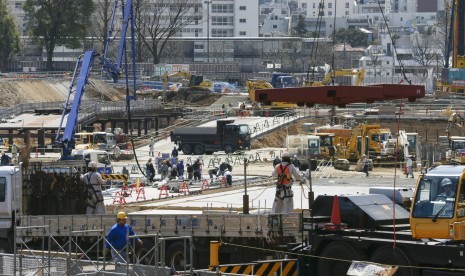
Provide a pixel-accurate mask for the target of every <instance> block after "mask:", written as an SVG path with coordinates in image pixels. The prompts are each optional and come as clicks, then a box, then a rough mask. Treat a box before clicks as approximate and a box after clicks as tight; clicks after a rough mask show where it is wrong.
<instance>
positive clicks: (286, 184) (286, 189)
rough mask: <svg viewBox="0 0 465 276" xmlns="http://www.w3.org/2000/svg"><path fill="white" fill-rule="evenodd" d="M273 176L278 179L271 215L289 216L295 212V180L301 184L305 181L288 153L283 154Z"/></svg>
mask: <svg viewBox="0 0 465 276" xmlns="http://www.w3.org/2000/svg"><path fill="white" fill-rule="evenodd" d="M271 176H273V177H277V178H278V181H277V183H276V195H275V198H274V202H273V207H272V209H271V213H272V214H288V213H290V212H291V211H292V210H294V199H293V197H294V193H293V192H292V184H293V182H294V180H296V181H301V183H303V181H305V180H304V179H303V178H302V176H301V175H300V174H299V173H298V172H297V170H296V168H295V167H294V165H292V164H291V156H290V154H289V153H288V152H285V153H283V155H282V162H281V163H280V164H278V165H276V167H275V169H274V171H273V173H272V174H271Z"/></svg>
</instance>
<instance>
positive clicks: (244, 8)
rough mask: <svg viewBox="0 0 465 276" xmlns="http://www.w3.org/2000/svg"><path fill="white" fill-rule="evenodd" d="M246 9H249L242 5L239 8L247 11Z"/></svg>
mask: <svg viewBox="0 0 465 276" xmlns="http://www.w3.org/2000/svg"><path fill="white" fill-rule="evenodd" d="M246 9H247V7H246V6H240V7H239V10H241V11H245V10H246Z"/></svg>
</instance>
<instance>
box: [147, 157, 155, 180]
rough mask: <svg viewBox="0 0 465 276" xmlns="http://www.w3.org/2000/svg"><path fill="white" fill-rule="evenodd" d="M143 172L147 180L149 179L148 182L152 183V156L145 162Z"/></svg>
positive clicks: (153, 171) (153, 173)
mask: <svg viewBox="0 0 465 276" xmlns="http://www.w3.org/2000/svg"><path fill="white" fill-rule="evenodd" d="M145 172H146V177H148V180H149V181H150V183H152V182H153V178H154V177H155V167H154V166H153V163H152V158H149V160H148V161H147V163H146V164H145Z"/></svg>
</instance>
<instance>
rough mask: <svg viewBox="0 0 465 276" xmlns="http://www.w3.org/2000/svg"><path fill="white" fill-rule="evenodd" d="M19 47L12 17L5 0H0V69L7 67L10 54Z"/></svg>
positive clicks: (17, 34)
mask: <svg viewBox="0 0 465 276" xmlns="http://www.w3.org/2000/svg"><path fill="white" fill-rule="evenodd" d="M20 49H21V43H20V40H19V33H18V30H17V29H16V25H15V23H14V19H13V17H12V16H11V15H10V14H9V13H8V9H7V6H6V2H5V1H3V0H0V71H2V70H4V69H5V68H6V67H7V62H8V59H9V58H10V56H11V54H14V53H17V52H19V50H20Z"/></svg>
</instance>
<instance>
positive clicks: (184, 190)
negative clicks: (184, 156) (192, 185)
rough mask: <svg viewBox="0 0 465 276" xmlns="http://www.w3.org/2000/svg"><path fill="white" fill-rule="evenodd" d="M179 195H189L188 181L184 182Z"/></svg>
mask: <svg viewBox="0 0 465 276" xmlns="http://www.w3.org/2000/svg"><path fill="white" fill-rule="evenodd" d="M179 193H184V194H186V193H187V194H189V183H187V181H184V182H182V185H181V188H180V189H179Z"/></svg>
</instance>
